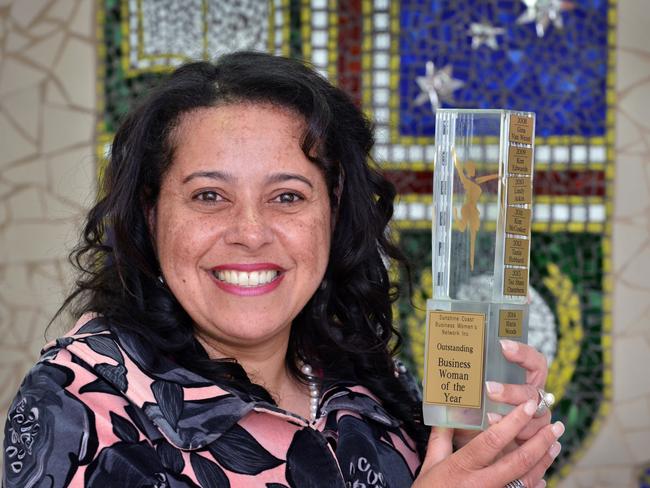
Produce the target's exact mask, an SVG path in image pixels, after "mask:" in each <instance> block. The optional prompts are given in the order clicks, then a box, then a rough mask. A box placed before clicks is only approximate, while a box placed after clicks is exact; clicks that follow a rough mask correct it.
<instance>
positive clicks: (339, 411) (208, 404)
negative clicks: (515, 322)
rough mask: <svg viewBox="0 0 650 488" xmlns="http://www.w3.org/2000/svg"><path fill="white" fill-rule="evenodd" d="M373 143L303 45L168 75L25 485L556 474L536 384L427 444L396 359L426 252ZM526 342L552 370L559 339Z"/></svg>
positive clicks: (86, 280) (106, 236) (143, 129)
mask: <svg viewBox="0 0 650 488" xmlns="http://www.w3.org/2000/svg"><path fill="white" fill-rule="evenodd" d="M372 144H373V136H372V131H371V125H370V123H369V121H368V120H367V119H366V118H365V117H364V116H363V114H362V113H361V112H360V111H359V110H358V109H357V108H356V107H355V106H354V104H353V103H352V102H351V101H350V99H349V98H348V97H347V96H346V95H345V94H344V93H343V92H342V91H340V90H338V89H336V88H335V87H333V86H331V85H330V84H329V83H327V81H325V80H324V79H322V78H321V77H320V76H319V75H317V74H316V73H315V72H313V71H312V70H311V69H309V68H308V67H306V66H304V65H303V64H301V63H300V62H298V61H295V60H289V59H284V58H279V57H273V56H269V55H265V54H259V53H234V54H231V55H227V56H224V57H223V58H221V59H220V60H219V61H218V62H217V63H215V64H211V63H206V62H200V63H192V64H189V65H186V66H183V67H181V68H179V69H178V70H177V71H176V72H174V73H173V74H172V75H171V76H170V77H169V79H168V80H167V81H166V82H165V83H164V84H162V85H161V86H160V87H158V88H157V89H156V90H154V91H153V92H152V93H151V94H150V95H149V96H148V97H147V98H146V99H145V100H144V101H143V102H142V104H141V105H140V107H139V108H137V109H136V110H135V111H134V112H132V113H131V114H129V116H128V117H127V118H126V119H125V121H124V123H123V124H122V126H121V127H120V129H119V130H118V132H117V134H116V136H115V139H114V141H113V145H112V150H111V155H110V159H109V161H108V165H107V168H106V172H105V174H104V178H103V180H102V191H100V196H101V197H100V199H99V200H98V201H97V203H96V204H95V206H94V207H93V208H92V209H91V210H90V212H89V214H88V218H87V222H86V226H85V228H84V232H83V236H82V240H81V243H80V244H79V246H78V247H77V249H76V250H75V251H74V252H73V255H72V261H73V263H74V264H75V265H76V266H77V267H78V268H79V273H80V276H79V279H78V281H77V288H76V290H75V291H74V292H73V293H72V295H71V296H70V297H69V298H68V299H67V300H66V302H65V303H64V305H63V306H62V308H61V310H67V309H70V310H72V311H73V313H74V314H76V315H77V319H78V320H77V325H76V326H75V327H74V328H73V329H72V330H71V331H70V332H69V333H68V334H66V335H65V336H64V337H62V338H60V339H58V340H56V341H53V342H51V343H50V344H48V345H47V346H46V347H45V349H44V352H43V356H42V358H41V360H40V361H39V363H38V364H37V365H36V366H35V367H34V368H33V369H32V371H30V373H29V374H28V376H27V378H26V380H25V382H24V383H23V385H22V386H21V389H20V391H19V392H18V394H17V396H16V399H15V400H14V402H13V404H12V406H11V408H10V412H9V416H8V420H7V423H6V427H5V463H4V466H5V474H4V485H5V486H6V487H19V486H20V487H24V486H44V485H47V486H55V487H63V486H101V487H104V486H156V487H195V486H201V487H222V486H241V487H257V486H260V487H266V488H268V487H273V488H279V487H286V486H291V487H301V488H302V487H345V486H360V484H363V485H365V486H391V487H407V486H411V484H412V483H415V484H418V485H420V486H435V485H436V484H437V483H444V484H445V486H447V485H448V484H449V483H451V485H454V486H485V487H492V486H494V487H497V486H503V485H504V484H506V483H507V482H510V481H511V480H513V479H515V478H519V477H521V478H522V479H523V480H525V483H526V486H528V487H529V488H532V487H533V486H536V484H538V482H539V483H541V482H540V479H541V477H542V476H543V473H544V471H545V470H546V468H547V467H548V465H549V464H550V462H551V461H552V459H553V456H554V455H556V454H557V450H558V446H559V445H558V444H557V443H556V442H555V440H556V438H557V437H558V436H559V433H561V430H558V429H560V427H558V426H554V427H551V426H549V425H548V424H549V416H548V414H545V415H544V416H542V417H539V418H536V419H533V418H532V415H533V412H534V411H535V406H536V404H535V402H534V401H533V400H532V398H536V396H537V390H536V389H535V388H533V387H532V386H531V385H492V386H493V388H492V390H491V391H492V392H493V394H494V396H493V397H492V398H493V399H494V400H495V401H503V402H507V403H511V404H521V406H520V407H518V408H516V409H515V410H513V413H512V414H510V415H508V416H507V417H505V418H503V419H495V424H496V425H494V426H493V427H491V428H490V429H489V430H488V431H487V432H485V433H482V434H478V435H475V434H468V433H467V432H465V433H463V432H458V433H456V434H454V435H455V437H454V439H455V443H456V445H457V446H458V447H460V446H464V447H461V448H460V449H458V450H457V452H455V453H454V454H452V432H451V431H444V430H434V431H432V434H431V436H430V437H429V444H428V448H427V437H428V429H427V428H426V427H425V426H424V425H422V423H421V411H420V403H419V397H418V393H417V388H416V387H414V385H413V383H412V382H411V381H410V380H409V379H408V378H409V377H408V374H407V372H406V371H405V369H404V367H403V366H401V365H399V363H396V362H395V361H394V359H393V353H394V352H395V351H394V349H393V348H392V345H397V346H399V335H398V334H397V331H396V329H395V327H394V325H393V321H392V320H393V319H392V314H391V310H392V309H391V304H392V301H393V300H394V299H395V298H396V297H397V294H398V289H397V287H396V286H395V285H394V284H392V283H391V282H390V281H389V278H388V271H387V268H386V264H387V263H388V262H389V261H390V262H392V263H394V264H395V265H399V264H403V263H404V261H403V258H402V254H401V253H400V251H399V250H398V248H397V247H396V246H395V245H394V244H393V243H392V242H391V241H390V239H389V235H390V232H389V229H388V225H389V222H390V219H391V216H392V212H393V198H394V197H395V190H394V188H393V186H392V185H391V184H390V183H389V182H388V181H387V180H386V179H385V178H384V177H383V176H382V175H381V174H380V173H379V172H378V171H376V170H375V169H373V168H372V166H371V165H370V164H369V158H368V155H369V152H370V150H371V148H372ZM504 354H506V356H507V357H508V359H510V360H511V361H515V362H517V363H519V364H521V365H522V366H523V367H525V368H526V369H527V370H529V376H530V377H531V378H534V380H535V382H536V383H537V382H539V381H542V383H543V379H544V378H545V375H546V365H545V363H544V362H543V360H542V359H541V355H540V354H539V353H537V352H535V351H534V350H532V349H530V348H528V347H527V346H524V345H521V346H520V348H519V350H513V349H504ZM498 386H500V387H501V388H500V389H499V388H498ZM472 437H473V439H472ZM470 439H471V440H470ZM465 444H466V445H465ZM519 444H522V445H521V446H520V445H519ZM425 451H426V456H425ZM416 475H417V477H416ZM517 483H519V484H518V485H517V484H516V485H515V486H521V484H522V483H523V482H519V481H517ZM540 486H541V485H540Z"/></svg>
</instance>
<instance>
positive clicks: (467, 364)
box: [424, 310, 485, 408]
mask: <svg viewBox="0 0 650 488" xmlns="http://www.w3.org/2000/svg"><path fill="white" fill-rule="evenodd" d="M484 340H485V315H484V314H482V313H467V312H442V311H437V310H436V311H431V312H429V337H428V341H427V368H426V372H427V377H426V383H425V388H424V401H425V402H427V403H434V404H439V405H444V406H448V407H464V408H481V404H482V401H483V348H484Z"/></svg>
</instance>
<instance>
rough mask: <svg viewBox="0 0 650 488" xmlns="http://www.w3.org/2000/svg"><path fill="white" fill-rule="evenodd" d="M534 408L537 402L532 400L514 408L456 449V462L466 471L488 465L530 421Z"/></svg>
mask: <svg viewBox="0 0 650 488" xmlns="http://www.w3.org/2000/svg"><path fill="white" fill-rule="evenodd" d="M536 408H537V404H536V403H535V402H534V401H532V400H529V401H527V402H526V403H524V404H523V405H520V406H518V407H517V408H515V409H514V410H513V411H512V412H510V413H509V414H508V415H506V416H505V417H503V419H501V421H500V422H498V423H496V424H495V425H492V426H491V427H490V428H489V429H487V430H486V431H484V432H481V433H480V434H479V435H477V436H476V437H475V438H474V439H472V440H471V441H470V442H469V443H468V444H467V445H466V446H465V447H464V448H462V449H460V450H459V451H456V453H455V456H456V455H457V456H456V457H457V462H458V463H459V464H461V466H462V467H463V468H464V469H466V470H468V471H475V470H477V469H480V468H482V467H484V466H487V465H489V464H490V463H491V462H492V461H493V460H494V458H495V457H496V456H497V455H498V454H499V453H500V452H501V451H502V450H503V448H504V447H506V446H507V445H508V443H510V442H511V441H512V440H514V439H515V437H517V435H518V434H519V432H521V430H522V429H523V428H524V427H525V426H526V424H527V423H528V422H530V419H531V418H532V416H533V414H534V413H535V409H536Z"/></svg>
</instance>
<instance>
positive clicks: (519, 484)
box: [503, 479, 526, 488]
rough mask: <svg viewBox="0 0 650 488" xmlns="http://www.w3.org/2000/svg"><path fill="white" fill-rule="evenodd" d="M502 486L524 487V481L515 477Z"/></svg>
mask: <svg viewBox="0 0 650 488" xmlns="http://www.w3.org/2000/svg"><path fill="white" fill-rule="evenodd" d="M503 488H526V485H524V482H523V481H521V480H520V479H516V480H514V481H511V482H510V483H508V484H507V485H506V486H504V487H503Z"/></svg>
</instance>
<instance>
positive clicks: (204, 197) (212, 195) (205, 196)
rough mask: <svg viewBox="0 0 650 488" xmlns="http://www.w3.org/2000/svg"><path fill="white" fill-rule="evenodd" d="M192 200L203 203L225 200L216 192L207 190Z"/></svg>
mask: <svg viewBox="0 0 650 488" xmlns="http://www.w3.org/2000/svg"><path fill="white" fill-rule="evenodd" d="M192 200H199V201H201V202H217V201H219V200H223V198H222V197H221V195H219V194H218V193H217V192H216V191H212V190H205V191H202V192H199V193H196V194H195V195H194V196H193V197H192Z"/></svg>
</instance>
